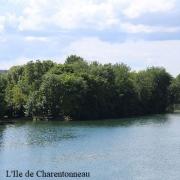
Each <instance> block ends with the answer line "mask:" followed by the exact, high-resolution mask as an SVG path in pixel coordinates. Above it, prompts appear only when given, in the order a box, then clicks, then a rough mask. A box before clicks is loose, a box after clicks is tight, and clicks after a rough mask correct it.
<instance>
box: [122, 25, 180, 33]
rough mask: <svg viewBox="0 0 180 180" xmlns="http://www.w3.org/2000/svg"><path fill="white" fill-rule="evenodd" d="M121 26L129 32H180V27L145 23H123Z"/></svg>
mask: <svg viewBox="0 0 180 180" xmlns="http://www.w3.org/2000/svg"><path fill="white" fill-rule="evenodd" d="M121 28H122V30H124V31H125V32H128V33H155V32H165V33H174V32H180V27H162V26H148V25H143V24H132V23H122V24H121Z"/></svg>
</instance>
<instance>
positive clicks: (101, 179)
mask: <svg viewBox="0 0 180 180" xmlns="http://www.w3.org/2000/svg"><path fill="white" fill-rule="evenodd" d="M16 169H17V170H19V171H22V172H26V171H27V170H31V171H34V172H36V171H37V170H45V171H48V172H51V171H53V172H55V171H56V172H59V171H73V172H74V171H88V172H90V173H91V177H90V178H86V179H93V180H111V179H112V180H121V179H122V180H141V179H142V180H146V179H147V180H179V179H180V114H178V113H175V114H167V115H157V116H151V117H141V118H131V119H122V120H112V121H108V120H106V121H96V122H95V121H85V122H67V123H65V122H38V123H33V122H18V123H16V124H14V125H6V126H0V179H2V180H4V179H41V178H37V177H35V178H25V177H23V178H6V177H5V175H6V170H16ZM44 179H49V178H44ZM51 179H63V178H51ZM64 179H76V178H64ZM81 179H85V178H81Z"/></svg>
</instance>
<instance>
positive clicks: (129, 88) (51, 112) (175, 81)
mask: <svg viewBox="0 0 180 180" xmlns="http://www.w3.org/2000/svg"><path fill="white" fill-rule="evenodd" d="M178 103H180V75H178V76H177V77H176V78H174V77H172V76H171V75H170V74H169V73H168V72H166V70H165V69H164V68H161V67H150V68H147V69H146V70H143V71H139V72H135V71H131V70H130V68H129V67H128V66H127V65H125V64H100V63H98V62H96V61H94V62H91V63H88V62H87V61H85V60H84V59H83V58H81V57H78V56H75V55H72V56H69V57H68V58H67V59H66V61H65V63H64V64H57V63H54V62H53V61H50V60H48V61H39V60H37V61H36V62H33V61H30V62H28V63H27V64H26V65H23V66H14V67H12V68H11V69H9V70H8V71H7V72H6V71H5V72H1V73H0V118H1V119H3V118H5V117H6V118H17V117H32V118H40V119H48V118H52V119H55V118H58V119H60V120H63V119H69V120H70V119H72V120H87V119H91V120H92V119H107V118H120V117H129V116H135V115H147V114H156V113H165V112H168V111H172V110H173V108H174V104H178Z"/></svg>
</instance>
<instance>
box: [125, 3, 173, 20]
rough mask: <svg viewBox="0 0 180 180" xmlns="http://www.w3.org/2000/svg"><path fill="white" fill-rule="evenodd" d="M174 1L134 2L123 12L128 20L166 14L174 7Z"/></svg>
mask: <svg viewBox="0 0 180 180" xmlns="http://www.w3.org/2000/svg"><path fill="white" fill-rule="evenodd" d="M175 2H176V1H175V0H134V1H131V3H130V5H129V6H128V7H127V8H126V9H124V10H123V12H124V14H125V15H126V16H127V17H129V18H137V17H139V16H141V15H143V14H146V13H156V12H167V11H170V10H172V9H173V8H174V7H175Z"/></svg>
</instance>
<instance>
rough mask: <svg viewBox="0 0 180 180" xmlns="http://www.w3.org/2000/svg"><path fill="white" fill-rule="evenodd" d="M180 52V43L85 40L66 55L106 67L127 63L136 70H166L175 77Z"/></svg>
mask: <svg viewBox="0 0 180 180" xmlns="http://www.w3.org/2000/svg"><path fill="white" fill-rule="evenodd" d="M179 49H180V40H167V41H127V42H124V43H109V42H105V41H101V40H99V39H98V38H84V39H81V40H79V41H76V42H73V43H72V44H71V45H70V46H69V47H68V48H67V49H66V51H65V54H77V55H80V56H82V57H84V58H86V59H88V60H99V61H100V62H103V63H109V62H111V63H116V62H124V63H127V65H130V66H131V67H132V68H133V69H136V70H139V69H143V68H145V67H148V66H163V67H165V68H167V70H168V71H170V72H171V73H172V74H174V75H176V74H178V73H179V67H180V61H179Z"/></svg>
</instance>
